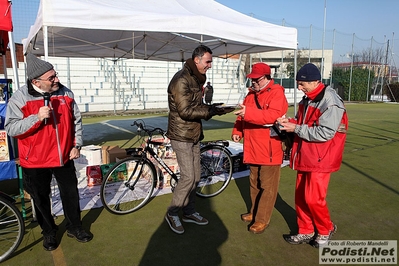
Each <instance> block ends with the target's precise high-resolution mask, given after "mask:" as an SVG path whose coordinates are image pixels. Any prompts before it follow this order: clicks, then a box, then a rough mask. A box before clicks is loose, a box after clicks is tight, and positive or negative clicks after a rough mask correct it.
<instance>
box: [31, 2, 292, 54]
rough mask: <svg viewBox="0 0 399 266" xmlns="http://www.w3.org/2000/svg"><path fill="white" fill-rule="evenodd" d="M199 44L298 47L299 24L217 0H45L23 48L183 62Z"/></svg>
mask: <svg viewBox="0 0 399 266" xmlns="http://www.w3.org/2000/svg"><path fill="white" fill-rule="evenodd" d="M199 44H205V45H207V46H209V47H210V48H211V49H212V51H213V53H214V54H213V55H214V56H226V57H229V56H231V55H237V54H249V53H259V52H266V51H273V50H281V49H290V50H295V49H296V48H297V30H296V29H295V28H289V27H283V26H277V25H273V24H270V23H267V22H264V21H260V20H258V19H255V18H252V17H249V16H246V15H244V14H241V13H239V12H237V11H234V10H232V9H230V8H228V7H226V6H223V5H221V4H219V3H217V2H215V1H213V0H190V1H187V0H118V1H110V0H41V2H40V6H39V11H38V15H37V18H36V22H35V24H34V25H33V26H31V29H30V32H29V35H28V37H27V38H26V39H24V40H23V45H24V51H25V52H29V51H30V52H32V53H34V54H36V55H44V56H45V57H47V56H57V57H108V58H116V59H117V58H134V59H151V60H169V61H184V60H185V59H187V58H189V57H191V53H192V51H193V50H194V48H195V47H196V46H198V45H199Z"/></svg>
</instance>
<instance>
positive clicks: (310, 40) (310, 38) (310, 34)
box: [308, 24, 312, 63]
mask: <svg viewBox="0 0 399 266" xmlns="http://www.w3.org/2000/svg"><path fill="white" fill-rule="evenodd" d="M311 46H312V24H310V33H309V59H308V63H310V58H311V56H310V52H311V48H310V47H311Z"/></svg>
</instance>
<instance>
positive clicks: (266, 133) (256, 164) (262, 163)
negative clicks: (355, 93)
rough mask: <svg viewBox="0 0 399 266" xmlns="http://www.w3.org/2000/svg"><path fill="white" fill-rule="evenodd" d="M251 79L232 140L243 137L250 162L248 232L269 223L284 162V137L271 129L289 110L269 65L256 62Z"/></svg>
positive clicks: (249, 76) (244, 215) (244, 217)
mask: <svg viewBox="0 0 399 266" xmlns="http://www.w3.org/2000/svg"><path fill="white" fill-rule="evenodd" d="M247 77H248V78H250V79H251V81H252V87H251V88H250V89H249V92H248V94H247V96H245V99H244V102H243V103H242V104H241V109H240V110H239V111H237V112H235V114H236V115H237V119H236V122H235V124H234V128H233V132H232V136H231V138H232V140H233V141H235V142H239V141H240V140H241V139H242V138H244V143H243V147H244V163H246V164H249V165H250V174H249V180H250V196H251V203H252V207H251V209H250V210H249V212H248V213H246V214H243V215H241V220H242V221H244V222H253V224H252V225H251V226H250V228H249V231H250V232H252V233H254V234H260V233H262V232H263V231H264V230H265V229H266V227H267V226H268V225H269V223H270V218H271V215H272V212H273V208H274V204H275V202H276V198H277V191H278V184H279V181H280V169H281V163H282V161H283V150H282V146H281V140H280V138H279V136H278V135H277V134H276V132H275V131H274V129H273V128H272V126H273V124H274V123H275V122H276V120H277V118H279V117H281V116H283V115H285V114H286V112H287V109H288V103H287V99H286V97H285V93H284V88H283V87H282V86H280V85H278V84H275V83H274V80H273V79H272V78H271V70H270V67H269V66H268V65H267V64H265V63H256V64H255V65H253V67H252V71H251V73H250V74H248V75H247Z"/></svg>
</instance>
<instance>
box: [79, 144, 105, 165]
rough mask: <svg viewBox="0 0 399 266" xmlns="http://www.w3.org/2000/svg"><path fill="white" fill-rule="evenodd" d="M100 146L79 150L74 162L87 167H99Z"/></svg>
mask: <svg viewBox="0 0 399 266" xmlns="http://www.w3.org/2000/svg"><path fill="white" fill-rule="evenodd" d="M101 157H102V156H101V146H96V145H89V146H84V147H82V149H81V150H80V157H79V158H78V159H75V162H77V163H80V164H87V165H101V164H102V158H101Z"/></svg>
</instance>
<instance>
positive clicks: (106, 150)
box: [101, 146, 128, 164]
mask: <svg viewBox="0 0 399 266" xmlns="http://www.w3.org/2000/svg"><path fill="white" fill-rule="evenodd" d="M101 149H102V163H103V164H109V163H115V162H116V158H119V159H123V158H126V157H127V156H128V155H127V153H126V150H125V149H121V148H119V146H102V147H101Z"/></svg>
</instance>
